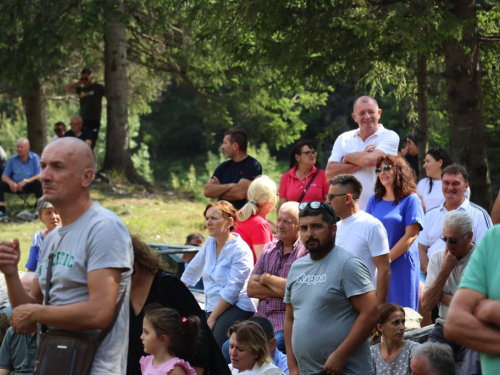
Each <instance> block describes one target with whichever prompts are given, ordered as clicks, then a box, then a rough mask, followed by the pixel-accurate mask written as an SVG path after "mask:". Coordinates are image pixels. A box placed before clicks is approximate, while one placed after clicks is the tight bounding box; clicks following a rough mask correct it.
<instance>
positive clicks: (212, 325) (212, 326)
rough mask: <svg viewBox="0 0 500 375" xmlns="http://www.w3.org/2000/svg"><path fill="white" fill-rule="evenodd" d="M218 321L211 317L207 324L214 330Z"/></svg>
mask: <svg viewBox="0 0 500 375" xmlns="http://www.w3.org/2000/svg"><path fill="white" fill-rule="evenodd" d="M216 321H217V319H212V318H211V317H209V318H208V319H207V324H208V326H209V327H210V329H214V325H215V322H216Z"/></svg>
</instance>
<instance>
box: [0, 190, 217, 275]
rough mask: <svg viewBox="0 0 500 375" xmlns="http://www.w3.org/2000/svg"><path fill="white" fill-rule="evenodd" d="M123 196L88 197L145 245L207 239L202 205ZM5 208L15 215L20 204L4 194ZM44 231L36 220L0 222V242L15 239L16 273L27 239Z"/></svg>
mask: <svg viewBox="0 0 500 375" xmlns="http://www.w3.org/2000/svg"><path fill="white" fill-rule="evenodd" d="M125 190H126V193H125V194H124V195H119V194H113V193H111V192H108V188H105V189H101V190H92V191H91V197H92V199H93V200H96V201H98V202H99V203H100V204H101V205H102V206H103V207H106V208H108V209H110V210H111V211H113V212H114V213H116V214H117V215H118V216H119V217H120V218H121V219H122V220H123V222H124V223H125V225H126V226H127V227H128V229H129V230H130V233H132V234H139V235H141V236H142V238H143V239H144V240H145V241H146V242H157V243H170V244H184V242H185V239H186V236H187V235H188V234H189V233H191V232H194V231H196V232H200V233H202V234H203V235H204V236H206V237H207V236H208V231H207V230H206V227H205V220H204V219H203V211H204V209H205V206H206V205H205V203H198V202H191V201H188V200H184V199H177V198H176V197H175V196H174V197H165V194H164V193H157V194H151V195H150V194H147V193H140V192H136V191H135V192H134V190H131V189H128V190H127V189H125ZM5 198H6V202H5V204H6V206H7V210H8V211H9V213H10V214H11V213H16V212H19V211H20V210H21V208H22V201H21V200H20V199H19V198H18V197H16V196H14V195H11V194H6V197H5ZM28 202H29V209H30V211H33V205H34V203H35V199H34V198H33V197H30V198H29V200H28ZM43 228H44V225H43V224H42V223H41V222H40V221H39V220H36V221H34V222H32V223H26V224H25V223H2V222H0V240H7V241H12V240H13V239H14V238H19V241H20V246H21V260H20V262H19V267H18V268H19V270H22V271H25V270H26V269H25V267H24V266H25V264H26V261H27V260H28V255H29V248H30V245H31V239H32V238H33V235H34V234H35V232H37V231H39V230H41V229H43Z"/></svg>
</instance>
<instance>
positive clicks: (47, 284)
mask: <svg viewBox="0 0 500 375" xmlns="http://www.w3.org/2000/svg"><path fill="white" fill-rule="evenodd" d="M63 237H64V234H63V235H62V237H61V240H60V241H59V243H61V241H62V238H63ZM54 247H55V242H54V244H52V249H51V251H50V254H49V257H48V262H49V263H48V265H47V276H46V282H45V298H44V304H45V305H48V304H49V291H50V287H51V286H52V263H53V260H54V254H55V252H54ZM126 294H127V289H125V290H124V291H123V293H122V296H121V297H120V300H119V301H118V303H117V304H116V306H115V314H114V316H113V321H112V322H111V323H110V324H109V326H108V327H107V328H106V329H104V330H102V331H101V334H100V335H99V338H98V339H97V342H96V344H97V346H98V347H99V345H101V343H102V342H103V341H104V339H105V338H106V336H107V335H108V334H109V332H111V330H112V329H113V327H114V325H115V323H116V320H117V319H118V315H120V310H121V308H122V305H123V301H125V295H126ZM47 329H48V327H47V326H46V325H45V324H42V327H41V331H42V333H45V332H47Z"/></svg>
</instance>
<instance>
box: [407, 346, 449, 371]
mask: <svg viewBox="0 0 500 375" xmlns="http://www.w3.org/2000/svg"><path fill="white" fill-rule="evenodd" d="M410 367H411V374H412V375H455V362H454V360H453V352H452V350H451V348H450V347H449V346H448V345H446V344H440V343H433V342H426V343H424V344H422V345H420V346H417V347H416V348H415V350H414V351H413V356H412V358H411V360H410Z"/></svg>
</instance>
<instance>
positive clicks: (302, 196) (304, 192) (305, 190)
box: [299, 169, 319, 203]
mask: <svg viewBox="0 0 500 375" xmlns="http://www.w3.org/2000/svg"><path fill="white" fill-rule="evenodd" d="M318 173H319V169H318V170H317V171H316V173H315V174H313V175H312V177H311V181H309V183H308V184H307V186H306V188H305V189H304V191H303V192H302V195H301V196H300V198H299V203H300V202H302V199H304V197H305V195H306V193H307V189H309V186H311V184H312V182H313V181H314V178H315V177H316V175H317V174H318Z"/></svg>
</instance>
